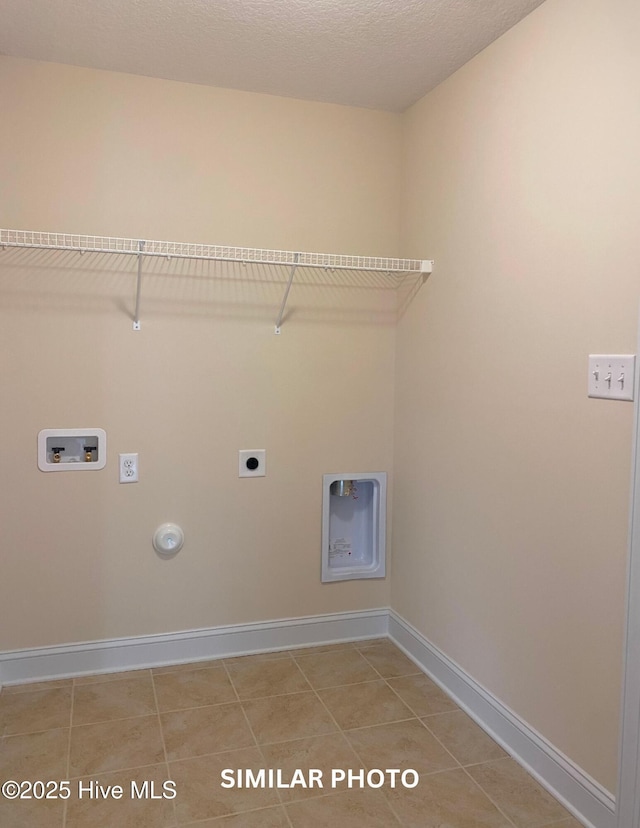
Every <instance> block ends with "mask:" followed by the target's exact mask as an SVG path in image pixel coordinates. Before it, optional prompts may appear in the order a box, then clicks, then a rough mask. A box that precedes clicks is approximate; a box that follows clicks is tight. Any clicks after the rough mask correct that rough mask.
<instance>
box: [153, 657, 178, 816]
mask: <svg viewBox="0 0 640 828" xmlns="http://www.w3.org/2000/svg"><path fill="white" fill-rule="evenodd" d="M151 687H152V689H153V700H154V702H155V706H156V716H157V718H158V728H159V730H160V741H161V742H162V752H163V754H164V763H165V766H166V768H167V779H171V768H170V767H169V757H168V756H167V745H166V742H165V738H164V729H163V727H162V717H161V716H160V705H159V704H158V694H157V693H156V683H155V681H154V679H153V673H151ZM176 799H177V797H176ZM176 799H173V800H172V801H171V810H172V811H173V821H174V822H175V824H176V826H177V825H178V810H177V806H176Z"/></svg>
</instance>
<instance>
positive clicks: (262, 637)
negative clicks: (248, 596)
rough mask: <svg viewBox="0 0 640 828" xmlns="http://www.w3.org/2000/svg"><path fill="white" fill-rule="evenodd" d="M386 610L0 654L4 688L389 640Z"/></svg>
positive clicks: (318, 616)
mask: <svg viewBox="0 0 640 828" xmlns="http://www.w3.org/2000/svg"><path fill="white" fill-rule="evenodd" d="M388 619H389V610H388V609H386V608H382V609H372V610H361V611H359V612H341V613H333V614H330V615H312V616H307V617H303V618H284V619H279V620H276V621H262V622H259V623H255V624H234V625H231V626H226V627H211V628H210V629H201V630H185V631H183V632H177V633H166V634H162V635H144V636H139V637H136V638H113V639H110V640H105V641H88V642H81V643H78V644H65V645H60V646H53V647H40V648H37V649H28V650H13V651H10V652H2V653H0V687H2V685H8V684H23V683H26V682H35V681H49V680H51V679H58V678H68V677H69V676H81V675H86V674H90V673H112V672H119V671H122V670H137V669H142V668H145V667H160V666H163V665H166V664H179V663H181V662H189V661H206V660H209V659H213V658H222V657H229V656H236V655H245V654H247V653H259V652H268V651H275V650H287V649H289V648H291V647H305V646H312V645H317V644H325V643H337V642H340V641H355V640H359V639H366V638H376V637H380V636H382V637H384V636H386V635H387V628H388Z"/></svg>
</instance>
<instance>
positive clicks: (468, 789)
mask: <svg viewBox="0 0 640 828" xmlns="http://www.w3.org/2000/svg"><path fill="white" fill-rule="evenodd" d="M384 793H385V796H386V797H387V798H388V800H389V802H390V803H391V805H392V807H393V809H394V811H395V812H396V814H397V815H398V817H399V818H400V821H401V823H402V825H403V826H405V828H443V826H446V828H512V826H511V825H510V823H509V821H508V820H507V819H506V818H505V817H504V816H503V815H502V814H501V813H500V811H498V809H497V808H496V807H495V805H494V804H493V803H492V802H491V801H490V800H489V799H488V797H487V796H486V795H485V794H484V793H483V792H482V791H481V790H480V789H479V788H478V786H477V785H474V783H473V781H472V780H471V779H469V777H468V776H467V775H466V773H465V772H464V771H463V770H462V769H460V770H450V771H444V772H443V773H433V774H430V775H428V776H422V777H421V778H420V782H419V783H418V785H417V786H416V787H415V788H411V789H406V788H403V787H401V786H398V787H396V788H393V789H391V788H389V787H385V788H384Z"/></svg>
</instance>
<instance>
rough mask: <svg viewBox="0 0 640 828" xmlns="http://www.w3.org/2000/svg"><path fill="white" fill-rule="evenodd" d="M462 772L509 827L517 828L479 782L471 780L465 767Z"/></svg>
mask: <svg viewBox="0 0 640 828" xmlns="http://www.w3.org/2000/svg"><path fill="white" fill-rule="evenodd" d="M482 764H487V763H486V762H483V763H482ZM462 770H463V771H464V773H465V774H466V776H467V777H468V778H469V779H470V780H471V781H472V782H473V784H474V785H475V786H476V787H477V788H478V789H479V790H480V791H482V793H483V794H484V795H485V796H486V797H487V799H488V800H489V802H491V804H492V805H493V806H494V807H495V808H496V809H497V811H498V812H499V813H500V814H502V816H503V817H504V818H505V819H506V820H507V822H508V823H509V824H510V825H513V826H514V828H518V826H517V825H516V823H515V822H514V821H513V820H512V819H510V818H509V817H508V816H507V814H505V812H504V811H503V810H502V808H501V807H500V805H498V803H497V802H496V801H495V799H494V798H493V797H492V796H490V795H489V793H488V792H487V791H485V789H484V788H483V787H482V785H481V784H480V783H479V782H477V781H476V780H475V779H474V778H473V776H471V774H470V773H469V772H468V771H467V769H466V768H465V767H463V768H462Z"/></svg>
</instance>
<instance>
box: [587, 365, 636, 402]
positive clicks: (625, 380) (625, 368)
mask: <svg viewBox="0 0 640 828" xmlns="http://www.w3.org/2000/svg"><path fill="white" fill-rule="evenodd" d="M635 367H636V358H635V356H634V354H590V355H589V396H590V397H600V398H601V399H603V400H632V399H633V386H634V381H635V373H636V370H635Z"/></svg>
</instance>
